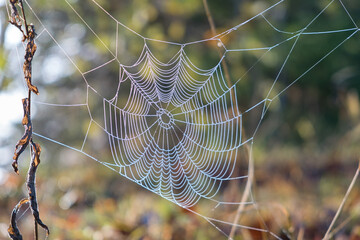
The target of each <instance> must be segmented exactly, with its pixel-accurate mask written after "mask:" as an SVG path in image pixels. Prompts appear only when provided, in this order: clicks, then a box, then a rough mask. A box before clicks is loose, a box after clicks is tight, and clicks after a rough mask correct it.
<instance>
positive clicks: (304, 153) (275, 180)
mask: <svg viewBox="0 0 360 240" xmlns="http://www.w3.org/2000/svg"><path fill="white" fill-rule="evenodd" d="M29 2H30V5H31V6H32V8H33V9H34V10H35V12H36V13H37V14H38V16H39V17H40V19H42V21H43V23H44V24H45V25H46V28H47V29H49V31H51V32H52V33H53V34H54V37H55V38H56V40H57V41H58V42H59V43H60V44H61V45H62V46H63V47H64V48H65V49H66V50H67V51H68V52H69V53H71V57H73V59H75V61H76V65H77V66H78V67H79V68H80V69H81V71H84V72H85V71H86V69H91V68H93V67H94V66H98V65H100V64H101V63H104V62H106V61H107V60H109V56H108V53H107V51H106V49H105V48H104V47H103V45H102V44H100V43H99V40H98V38H96V37H94V35H93V34H92V33H91V32H90V31H88V30H87V29H86V28H84V27H83V24H82V23H81V21H79V19H78V18H77V16H76V15H75V14H74V12H73V11H72V9H71V8H70V7H69V5H68V4H67V3H66V2H65V1H45V0H29ZM69 2H71V4H73V6H75V7H76V10H77V11H78V12H79V13H80V14H81V16H83V17H84V18H85V20H86V22H87V23H88V24H89V25H90V26H91V28H92V29H93V30H94V31H95V32H96V34H97V35H99V36H100V37H101V39H102V40H103V41H104V42H105V43H106V44H108V46H109V47H114V43H113V39H116V36H115V35H116V31H114V29H116V26H115V25H114V22H113V21H111V20H110V19H109V17H108V16H106V15H105V14H104V12H103V11H100V10H99V9H98V8H97V7H96V6H95V5H94V4H92V3H91V1H88V0H71V1H69ZM98 2H99V4H100V5H101V6H102V7H104V9H106V10H108V11H109V13H110V14H111V15H112V16H114V17H115V18H116V19H118V20H119V21H120V22H121V23H123V24H124V25H126V26H128V27H130V28H131V29H133V30H135V31H136V32H138V33H140V34H141V35H143V36H146V37H149V38H153V39H160V40H166V41H174V42H180V43H184V42H190V41H196V40H200V39H205V38H209V37H211V36H212V33H211V31H210V26H209V22H208V19H207V17H206V13H205V10H204V5H203V2H202V1H201V0H195V1H194V0H182V1H180V0H168V1H165V0H142V1H139V0H134V1H130V0H124V1H116V0H98ZM329 2H330V1H325V0H321V1H313V0H303V1H295V0H291V1H285V2H284V3H283V4H281V5H279V7H276V8H274V10H272V11H270V12H269V13H267V14H266V18H267V19H269V20H270V21H271V22H272V23H273V24H274V26H276V27H277V28H278V29H281V30H282V31H288V32H294V31H297V30H299V29H302V28H303V27H304V26H305V25H306V24H308V23H309V22H310V21H311V19H313V18H314V16H316V15H317V14H318V13H319V12H320V11H321V10H322V9H323V8H324V7H325V6H326V5H327V4H328V3H329ZM342 2H343V4H344V5H345V6H346V7H347V9H348V10H349V14H350V15H351V16H352V17H353V20H354V22H355V23H356V24H357V25H358V26H360V2H359V1H355V0H344V1H342ZM274 3H275V1H261V0H257V1H250V0H226V1H216V0H208V4H209V9H210V11H211V13H212V16H213V18H214V22H215V25H216V31H217V33H220V32H223V31H225V30H227V29H229V28H231V27H233V26H236V25H237V24H239V23H241V22H243V21H246V20H247V19H249V18H251V17H253V16H254V15H256V14H258V13H259V12H261V11H263V10H265V9H266V8H268V7H269V6H271V5H272V4H274ZM0 8H1V12H0V19H1V25H0V72H1V75H0V105H1V113H0V123H1V124H0V127H1V129H0V156H1V161H0V189H1V190H0V238H1V239H6V237H7V233H6V230H7V227H8V222H9V216H10V213H11V210H12V209H13V207H14V206H15V205H16V203H17V202H18V201H19V200H20V199H22V198H23V197H24V196H25V194H26V190H25V186H24V179H25V176H26V171H27V165H28V159H29V156H26V155H24V156H23V157H22V158H21V159H20V161H21V163H20V166H21V174H20V176H17V175H15V174H14V173H13V172H12V169H11V161H12V153H13V149H14V146H15V143H16V141H17V140H18V139H19V138H20V137H21V134H22V131H23V130H22V126H21V117H22V112H21V111H22V110H21V103H20V99H21V98H23V97H25V96H26V91H25V88H24V87H23V86H24V83H23V80H22V76H21V74H22V73H21V67H20V68H19V57H18V56H20V60H21V59H22V51H21V50H22V48H21V45H19V40H18V39H14V32H16V31H17V30H16V29H15V30H14V27H12V26H10V25H8V23H7V13H6V7H5V0H2V1H0ZM25 10H26V13H27V15H28V18H29V19H30V21H31V22H33V23H34V24H35V26H36V27H37V29H38V33H40V32H41V31H42V28H41V27H40V23H39V22H38V20H37V19H36V17H35V16H34V15H33V14H32V13H31V12H30V10H29V8H28V6H26V7H25ZM114 26H115V27H114ZM352 27H354V24H353V23H352V21H351V19H349V17H348V15H347V13H346V12H345V11H344V9H343V8H342V6H341V2H340V1H335V2H334V4H333V5H331V7H329V8H328V9H327V10H326V13H325V14H324V15H323V16H322V17H319V18H318V19H317V21H316V23H315V24H313V25H312V26H311V29H309V30H308V31H328V30H339V29H346V28H352ZM119 33H120V34H123V35H121V36H122V37H124V38H125V37H129V36H127V35H126V34H129V33H126V30H124V29H119ZM283 35H284V34H281V33H279V32H276V31H274V29H273V28H271V27H269V25H268V24H266V22H265V21H264V19H262V18H259V19H256V20H255V21H252V22H250V23H249V24H247V25H245V26H244V27H242V28H241V29H240V30H239V31H236V33H235V34H234V35H232V36H229V38H226V39H224V43H225V44H226V45H227V47H229V48H234V49H236V48H252V47H261V46H269V45H271V44H273V43H277V42H280V41H281V39H283V38H284V36H283ZM348 35H350V34H349V32H345V33H337V34H329V35H307V36H303V37H301V40H300V43H299V44H298V45H297V48H296V51H295V52H294V53H293V55H292V56H293V58H291V61H290V62H289V64H288V65H287V67H286V69H285V71H284V73H283V74H282V75H281V77H280V80H279V83H278V84H277V85H276V89H277V92H279V91H281V90H282V89H283V88H284V87H286V86H288V85H289V84H290V83H291V82H292V81H293V80H294V79H296V78H297V77H298V76H300V75H301V74H302V73H304V72H305V71H306V69H308V68H309V67H311V66H312V65H314V64H315V63H316V62H317V61H318V60H319V59H320V58H321V57H322V56H324V55H325V54H327V53H329V52H330V51H331V49H333V48H334V47H335V46H336V45H338V44H339V43H340V42H342V41H343V40H344V39H345V38H346V37H347V36H348ZM15 36H16V35H15ZM16 37H17V38H19V39H20V38H21V37H20V36H16ZM359 40H360V38H359V33H357V34H356V35H355V36H354V37H352V38H351V39H349V40H348V41H347V42H346V43H345V44H343V45H342V46H341V47H340V48H338V49H337V50H336V51H335V52H333V53H332V54H331V55H330V56H329V57H328V58H326V59H325V60H324V61H322V62H321V63H320V64H319V65H317V66H316V67H315V68H314V69H313V70H312V71H310V72H309V73H308V74H307V75H305V76H304V77H303V78H301V79H300V81H299V82H296V83H295V84H294V85H292V86H291V87H290V88H289V89H288V90H287V91H285V92H284V93H283V94H281V95H280V97H279V98H278V99H277V100H276V101H274V103H273V104H272V106H271V108H270V109H269V112H268V114H267V116H266V119H265V120H264V121H263V123H262V126H261V128H260V130H259V132H258V133H257V135H256V138H255V145H254V159H255V183H254V191H253V192H254V195H255V200H256V201H257V202H258V205H259V208H260V213H261V215H262V218H263V219H264V220H265V222H266V223H267V224H268V225H269V228H271V230H273V231H274V232H275V233H276V234H278V235H279V236H281V237H282V238H284V239H288V238H292V239H296V238H297V237H298V236H299V235H300V236H302V234H303V239H321V238H322V236H323V235H324V233H325V231H326V229H327V227H328V226H329V224H330V222H331V219H332V217H333V216H334V214H335V211H336V210H337V208H338V206H339V204H340V202H341V199H342V197H343V195H344V194H345V191H346V189H347V186H348V185H349V183H350V181H351V179H352V177H353V174H354V173H355V171H356V168H357V167H358V160H359V157H360V150H359V146H360V101H359V94H360V69H359V66H360V44H359ZM37 44H38V51H37V53H36V55H35V60H34V61H35V62H34V66H33V75H34V80H33V82H34V83H35V84H36V85H37V86H38V87H39V89H40V96H39V97H35V98H34V100H37V101H40V102H41V101H45V102H56V103H60V104H75V103H82V102H83V99H84V97H85V95H86V86H85V87H84V82H83V80H82V79H81V76H80V75H79V74H77V73H76V71H75V70H74V69H73V67H72V66H71V65H70V64H69V62H68V61H67V58H66V57H65V56H64V55H62V53H61V51H60V49H59V48H58V47H56V45H54V43H53V42H52V41H51V39H50V38H49V37H48V36H47V35H46V34H42V35H41V37H39V39H38V40H37ZM18 46H20V47H19V48H17V47H18ZM289 46H290V45H289ZM289 46H287V47H289ZM120 47H121V48H119V49H118V54H119V58H122V59H123V61H125V62H126V61H128V62H127V63H131V62H134V60H135V59H136V57H137V55H138V53H139V51H141V48H142V47H143V43H141V41H140V42H139V40H138V39H136V38H135V37H134V39H132V40H131V41H129V42H126V43H124V45H122V46H120ZM209 48H212V46H207V47H206V48H199V49H196V50H194V51H190V50H189V51H188V52H187V54H188V55H189V57H190V58H191V59H192V60H194V62H196V63H197V64H199V65H200V66H202V67H203V68H206V67H209V66H211V65H212V64H213V62H216V61H217V60H218V56H217V51H216V50H215V51H214V53H215V54H212V55H211V54H210V53H209V51H208V49H209ZM16 49H20V51H19V53H17V51H18V50H16ZM160 53H161V49H160ZM288 53H289V48H286V47H285V48H280V49H278V50H274V52H273V53H272V54H271V55H270V56H269V57H268V58H266V59H264V61H263V62H261V64H259V66H258V67H257V68H256V71H253V72H251V74H249V76H248V80H247V81H244V83H243V84H242V87H241V89H238V91H239V95H238V96H239V103H240V104H243V106H245V107H244V109H246V106H251V105H252V104H254V102H256V100H255V99H258V98H263V97H264V92H267V91H268V90H269V86H271V84H272V83H273V82H274V78H275V76H276V74H277V73H278V72H279V70H280V67H281V64H282V62H283V60H284V57H286V55H287V54H288ZM257 57H258V56H257V55H256V53H254V54H253V53H251V54H250V53H249V54H243V55H236V56H231V55H230V56H229V58H228V59H227V64H229V67H230V68H231V69H234V71H232V72H231V77H232V80H233V81H235V80H236V79H238V77H236V76H241V74H242V73H244V72H246V71H247V70H248V69H249V68H250V67H251V66H252V65H253V64H254V59H256V58H257ZM97 74H98V75H94V76H92V77H91V78H90V79H91V80H94V81H95V80H97V82H94V84H95V85H96V84H98V85H96V87H97V88H101V89H102V88H105V87H110V88H111V86H112V85H109V86H103V85H106V84H111V83H109V81H106V80H104V82H99V81H98V80H99V78H101V79H117V74H118V73H117V68H116V66H115V65H114V66H113V65H109V66H108V67H106V68H105V69H104V70H103V71H99V72H97ZM249 79H250V80H249ZM14 102H15V104H14ZM6 106H11V109H9V108H6ZM34 109H35V111H34V114H33V119H34V120H33V124H34V130H35V132H38V133H45V134H47V135H48V136H50V137H52V138H54V139H56V140H61V141H62V142H66V143H67V144H68V145H71V146H81V144H82V138H81V137H77V136H83V134H84V132H86V131H87V127H88V124H89V122H88V121H89V119H88V115H87V114H86V113H87V112H86V109H82V111H78V110H77V109H69V108H60V110H59V108H55V107H51V106H42V105H40V104H38V105H37V104H36V103H35V107H34ZM83 112H85V114H84V113H83ZM54 119H55V120H54ZM250 125H251V124H250ZM97 134H98V133H97V132H96V130H92V131H91V132H90V137H91V139H93V140H92V145H91V147H89V151H91V152H92V153H93V154H94V156H97V157H98V156H101V158H102V159H106V158H111V154H110V152H109V150H108V148H106V147H105V146H104V142H105V141H104V139H103V138H102V137H101V136H98V135H97ZM34 138H35V139H36V141H38V142H40V143H41V146H42V148H43V153H42V156H41V159H42V163H41V165H40V167H39V170H38V175H37V190H38V192H37V193H38V200H39V205H40V213H41V216H42V219H43V221H44V222H45V223H46V224H48V226H50V229H51V236H50V239H96V240H98V239H99V240H100V239H222V238H225V237H224V236H223V235H221V234H220V233H219V232H218V231H217V230H216V229H215V228H214V227H212V226H211V225H209V224H208V223H207V222H206V221H204V220H203V219H201V218H199V217H197V216H195V215H193V214H191V213H189V212H187V211H185V210H183V209H181V208H179V207H177V206H175V205H174V204H172V203H170V202H168V201H166V200H165V199H162V198H160V197H159V196H156V195H154V194H153V193H151V192H149V191H146V190H144V189H142V188H141V187H139V186H137V185H136V184H135V183H132V182H130V181H128V180H126V179H124V178H122V177H121V176H120V175H118V174H117V173H114V172H112V171H110V170H109V169H107V168H105V167H103V166H102V165H100V164H98V163H97V162H95V161H92V160H90V159H89V158H86V157H84V156H83V155H81V154H78V153H74V152H73V151H71V150H69V149H67V148H63V147H61V146H59V145H56V144H52V143H50V142H48V141H43V140H42V139H40V138H38V137H34ZM98 158H99V157H98ZM356 186H357V187H356V188H355V189H354V190H353V192H352V193H351V195H350V197H349V200H348V202H347V204H346V205H345V209H344V211H343V213H342V215H341V217H340V220H339V221H338V224H337V226H339V225H341V224H342V226H341V227H340V228H339V230H338V231H337V232H336V234H335V238H336V239H360V191H359V183H357V185H356ZM246 221H247V222H245V223H246V225H248V226H254V227H259V226H258V225H259V223H258V222H257V220H256V219H255V220H254V219H246ZM20 226H21V230H22V232H23V233H24V239H31V238H32V234H33V233H32V227H33V225H32V220H31V216H30V214H29V211H28V212H27V213H26V214H24V217H23V218H22V219H21V221H20ZM257 234H258V232H253V231H245V230H243V231H240V230H239V231H237V234H236V237H235V239H262V238H264V239H268V238H270V237H269V236H265V237H264V236H261V235H260V236H259V235H257Z"/></svg>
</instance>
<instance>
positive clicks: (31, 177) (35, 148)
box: [26, 140, 50, 235]
mask: <svg viewBox="0 0 360 240" xmlns="http://www.w3.org/2000/svg"><path fill="white" fill-rule="evenodd" d="M40 153H41V147H40V145H39V144H37V143H34V142H33V141H32V140H31V163H30V168H29V171H28V177H27V181H26V186H27V189H28V194H29V200H30V207H31V211H32V214H33V216H34V220H35V222H36V223H37V224H39V225H40V226H41V227H42V228H44V229H45V230H46V235H49V234H50V232H49V228H48V227H47V226H46V225H45V224H44V223H43V222H42V221H41V219H40V214H39V210H38V204H37V200H36V187H35V181H36V178H35V176H36V169H37V167H38V165H39V164H40Z"/></svg>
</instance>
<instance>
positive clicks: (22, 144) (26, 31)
mask: <svg viewBox="0 0 360 240" xmlns="http://www.w3.org/2000/svg"><path fill="white" fill-rule="evenodd" d="M9 1H10V8H11V16H10V20H9V22H10V23H11V24H12V25H14V26H15V27H17V28H18V29H19V30H20V31H21V33H22V34H23V39H22V41H23V42H25V41H26V49H25V56H24V59H25V60H24V65H23V72H24V78H25V81H26V84H27V86H28V97H27V98H24V99H23V100H22V104H23V110H24V117H23V119H22V125H23V126H24V130H25V131H24V134H23V136H22V137H21V139H20V140H19V141H18V143H17V144H16V146H15V152H14V156H13V163H12V166H13V169H14V171H15V172H16V173H17V174H19V169H18V159H19V156H20V155H21V154H22V153H23V152H24V150H25V149H26V148H27V146H28V145H29V143H30V144H31V149H30V150H31V162H30V167H29V171H28V175H27V180H26V186H27V189H28V198H25V199H23V200H21V201H20V202H19V203H18V204H17V205H16V206H15V208H14V209H13V211H12V214H11V220H10V226H9V228H8V233H9V236H10V238H11V239H13V240H22V236H21V233H20V231H19V229H18V227H17V224H16V215H17V212H18V211H19V209H20V207H21V206H22V205H23V204H25V203H30V208H31V212H32V214H33V217H34V223H35V229H34V232H35V239H38V229H37V226H38V225H40V226H41V227H42V228H44V229H45V230H46V236H48V235H49V228H48V227H47V226H46V225H45V224H44V223H43V222H42V221H41V219H40V214H39V210H38V203H37V199H36V184H35V181H36V170H37V167H38V166H39V164H40V152H41V147H40V145H39V144H37V143H34V142H33V140H32V124H31V111H30V108H31V93H35V94H37V95H38V94H39V90H38V88H37V87H36V86H34V85H33V84H32V81H31V79H32V60H33V58H34V54H35V52H36V48H37V47H36V44H35V36H36V33H35V27H34V25H33V24H27V21H26V16H25V11H24V6H23V2H22V0H9ZM18 9H20V10H21V13H22V16H20V15H19V10H18Z"/></svg>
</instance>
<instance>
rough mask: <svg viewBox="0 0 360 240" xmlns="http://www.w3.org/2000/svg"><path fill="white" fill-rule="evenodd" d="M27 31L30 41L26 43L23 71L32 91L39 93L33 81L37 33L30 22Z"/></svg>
mask: <svg viewBox="0 0 360 240" xmlns="http://www.w3.org/2000/svg"><path fill="white" fill-rule="evenodd" d="M27 32H28V36H27V39H28V43H27V45H26V52H25V56H24V58H25V62H24V65H23V71H24V74H25V80H26V83H27V86H28V88H29V90H30V91H32V92H33V93H35V94H37V95H39V91H38V88H37V87H36V86H34V85H33V84H32V82H31V77H32V76H31V68H32V60H33V57H34V54H35V52H36V48H37V47H36V44H35V41H34V38H35V36H36V33H35V27H34V25H33V24H30V25H29V26H28V31H27Z"/></svg>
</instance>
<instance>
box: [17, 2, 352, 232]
mask: <svg viewBox="0 0 360 240" xmlns="http://www.w3.org/2000/svg"><path fill="white" fill-rule="evenodd" d="M24 2H25V3H26V4H27V6H28V7H29V8H30V10H31V12H32V14H33V15H34V19H36V20H37V21H38V24H35V25H36V26H38V36H37V42H38V45H39V49H41V44H46V43H52V44H55V45H54V46H55V47H54V48H52V49H51V51H52V54H53V55H62V56H64V58H63V60H62V61H63V62H62V64H64V65H65V66H68V68H67V69H66V71H65V72H66V73H55V74H54V73H53V75H52V76H53V77H54V78H55V79H56V78H58V79H61V78H65V77H69V76H71V75H78V76H79V77H80V78H82V79H83V82H84V88H83V89H82V91H81V92H75V93H74V92H72V93H69V95H68V96H69V97H64V98H63V99H64V100H63V102H51V98H50V97H49V95H50V94H51V91H50V90H49V94H47V93H45V94H43V95H45V97H43V100H44V101H39V102H36V101H34V103H35V105H36V106H37V108H40V107H43V108H46V107H48V108H56V109H59V110H58V111H59V112H63V113H65V114H67V113H72V114H75V112H79V111H82V112H86V113H87V114H86V118H87V120H84V121H87V122H88V125H87V130H86V131H85V132H84V134H82V135H81V134H77V138H78V137H79V135H81V136H82V138H81V141H78V142H77V143H71V141H70V140H68V141H69V142H70V144H68V143H66V140H64V139H68V138H67V137H65V136H62V135H61V133H60V131H58V132H57V133H55V132H54V131H53V130H51V131H49V130H47V129H44V130H42V129H41V128H38V127H35V130H37V131H38V132H34V134H35V135H37V136H40V137H42V138H44V139H46V140H49V141H51V142H54V143H56V144H59V145H62V146H64V147H66V148H69V149H72V150H74V151H77V152H80V153H81V154H84V155H86V156H88V157H90V158H92V159H94V160H95V161H97V162H99V163H101V164H103V165H104V166H106V167H108V168H110V169H112V170H114V171H116V172H118V173H119V174H120V175H122V176H124V177H126V178H127V179H129V180H131V181H133V182H135V183H137V184H139V185H140V186H142V187H143V188H145V189H148V190H149V191H151V192H153V193H155V194H157V195H159V196H161V197H163V198H165V199H167V200H169V201H171V202H173V203H175V204H177V205H179V206H180V207H182V208H185V209H187V210H189V211H191V212H193V213H195V214H197V215H199V216H201V217H202V218H204V219H206V220H207V221H208V222H209V223H211V224H212V225H213V226H214V227H216V228H217V229H218V230H219V231H221V232H222V233H224V234H225V235H226V236H228V234H229V232H230V231H229V230H230V229H229V227H232V226H235V227H238V228H245V229H250V230H254V231H259V232H264V233H268V234H270V235H271V236H272V237H275V238H278V239H280V237H279V236H277V235H276V234H275V233H273V232H272V231H271V229H270V228H269V227H267V226H266V224H265V223H264V222H263V224H262V227H252V226H249V225H246V224H241V222H238V221H235V222H234V219H235V218H236V216H237V215H238V214H239V209H241V214H242V215H246V214H247V212H246V211H245V210H244V209H245V207H246V208H247V209H253V210H254V212H255V213H254V212H251V214H258V213H257V212H258V210H257V202H256V201H255V199H254V197H253V193H252V190H251V188H250V191H249V189H247V188H249V186H251V183H252V182H251V181H252V174H253V173H252V171H253V170H252V168H253V162H252V161H253V159H252V145H253V143H254V137H255V135H256V133H257V131H258V129H259V126H260V125H261V123H262V122H263V120H264V118H265V114H266V113H267V111H268V110H269V107H270V106H271V104H272V103H273V102H274V101H275V100H276V99H278V97H279V96H280V95H281V94H282V93H283V92H285V91H286V90H287V89H288V88H289V87H290V86H291V85H293V84H294V83H295V82H297V81H298V80H300V79H301V78H303V77H304V76H305V75H307V74H308V73H309V72H310V71H311V70H313V69H314V68H315V67H317V66H318V65H319V64H320V63H321V62H322V61H323V60H324V59H326V58H327V57H328V56H329V55H330V54H331V53H332V52H333V51H335V50H336V49H337V48H339V47H340V46H342V45H343V44H344V43H345V42H346V41H347V40H349V39H350V38H352V37H353V36H354V35H355V34H357V33H358V32H359V27H358V26H357V24H356V22H355V20H354V19H353V18H352V16H351V15H350V14H349V11H348V9H347V8H346V6H345V4H344V3H343V2H342V1H341V0H333V1H328V2H327V4H326V5H324V7H323V8H322V9H320V11H318V12H316V13H314V14H313V16H312V17H311V18H309V19H308V21H307V22H306V24H305V25H304V27H303V28H301V29H296V30H294V31H291V32H288V31H282V30H280V29H279V28H277V27H276V26H275V24H274V23H273V22H272V20H271V16H272V15H271V14H272V13H273V12H276V10H277V9H279V8H284V7H285V8H286V3H287V2H288V1H285V0H284V1H279V2H276V3H275V4H273V5H271V6H270V7H268V8H265V9H264V10H263V11H259V13H258V14H256V15H255V16H253V17H252V18H249V19H248V20H247V21H245V22H243V23H240V24H238V25H236V26H234V27H232V28H230V29H228V30H226V31H224V32H222V33H220V34H218V35H216V36H214V37H211V38H208V39H204V40H200V41H193V42H188V43H176V42H169V41H163V40H157V39H151V38H148V37H145V36H143V35H141V34H139V33H137V32H135V31H134V30H132V29H130V28H129V27H127V26H126V25H124V24H123V23H122V22H120V21H118V20H117V19H116V18H115V17H114V16H112V15H111V14H110V13H109V12H108V11H107V10H106V9H105V8H103V7H102V6H101V5H100V4H99V3H98V2H97V1H95V0H93V1H89V4H92V7H94V8H95V9H97V10H98V11H100V12H101V13H102V14H103V17H104V18H106V19H108V22H109V25H108V27H109V28H110V29H112V32H113V33H114V34H113V35H112V36H110V37H109V39H106V38H105V37H104V36H102V35H101V34H97V33H96V31H95V30H94V29H95V27H94V26H93V25H92V24H94V23H92V22H91V20H90V19H87V18H88V16H82V14H81V12H80V11H79V9H78V7H77V5H76V3H72V2H69V1H67V0H64V1H59V2H62V3H65V4H66V5H67V7H69V8H70V9H71V10H72V12H73V18H74V19H73V21H74V22H77V25H74V27H78V25H82V27H83V28H80V29H85V30H86V32H87V33H88V34H90V35H91V36H92V37H93V39H96V41H97V42H98V45H100V46H101V48H102V49H103V52H104V53H105V55H106V56H107V59H104V61H103V62H101V63H96V64H95V66H83V65H82V64H81V63H79V61H78V60H77V58H79V57H80V58H81V57H82V58H85V59H86V58H91V53H90V54H89V53H87V55H85V54H84V53H83V52H77V51H75V50H74V49H73V48H71V45H72V44H69V42H65V41H58V40H57V39H58V38H60V37H59V36H57V35H56V34H55V32H56V27H54V26H48V25H47V23H46V22H43V21H42V17H41V16H40V15H39V14H38V13H37V10H36V9H35V8H32V6H31V4H30V3H29V2H28V1H26V0H25V1H24ZM334 7H336V9H337V11H339V12H341V13H342V14H344V16H345V17H346V18H347V19H348V22H347V25H346V26H331V25H329V26H326V27H324V26H318V25H317V21H318V20H319V19H321V18H323V17H326V12H327V11H328V10H329V9H331V8H334ZM252 24H254V25H261V26H264V36H262V38H263V39H262V40H263V41H262V43H261V44H260V43H256V44H254V45H253V46H252V45H251V44H250V45H249V44H247V40H248V39H247V38H246V35H245V33H246V27H247V26H250V27H251V26H253V25H252ZM77 29H78V28H77ZM80 32H81V31H80ZM240 36H241V37H240ZM316 37H318V38H319V39H321V40H320V41H319V42H321V41H323V40H326V39H330V38H332V37H336V39H338V40H337V43H336V44H335V45H333V46H327V47H325V46H323V47H324V50H323V54H322V55H321V56H319V57H318V59H317V60H316V61H315V62H309V63H307V65H304V66H299V69H298V72H299V75H298V76H297V77H295V78H293V79H288V78H287V77H286V76H285V74H284V72H285V69H286V68H287V67H288V66H289V65H292V64H296V61H295V60H296V56H297V55H300V54H301V53H300V52H298V51H297V47H298V46H299V45H301V44H302V42H305V43H306V39H309V38H311V39H315V38H316ZM69 39H70V40H71V37H69ZM73 40H74V39H73ZM319 42H317V44H319ZM70 43H73V42H71V41H70ZM132 46H142V48H140V51H139V52H138V54H137V56H135V57H134V55H131V54H129V53H126V50H127V49H130V48H131V47H132ZM244 46H245V47H244ZM315 47H318V46H315ZM197 49H199V50H202V51H203V50H204V49H207V50H208V52H209V54H210V55H211V56H212V59H216V60H214V61H212V62H211V61H208V62H207V63H206V64H204V63H203V62H202V61H203V60H202V58H201V57H197V56H196V53H197ZM279 49H281V51H282V52H284V49H285V50H286V51H285V52H286V54H285V55H283V54H281V53H280V50H279ZM278 50H279V52H278ZM309 51H311V48H310V47H309ZM82 54H84V55H82ZM274 55H276V56H277V59H278V60H277V61H276V65H277V66H276V68H277V71H276V75H274V76H269V78H270V80H269V81H268V85H267V87H266V90H265V91H263V92H262V93H261V94H258V95H257V96H255V97H254V99H253V100H252V101H251V102H247V103H245V104H243V103H242V101H241V99H242V98H243V96H242V95H241V94H242V93H243V91H242V87H244V84H246V83H248V82H253V83H254V84H255V85H256V84H257V79H256V77H254V76H255V75H254V74H255V73H256V71H257V69H258V68H259V67H261V66H263V64H264V62H267V61H272V59H273V57H274ZM89 56H90V57H89ZM214 56H215V57H214ZM244 56H245V58H246V59H249V61H248V62H249V63H247V65H246V67H245V68H243V69H240V70H239V67H241V66H238V63H237V62H239V59H240V57H244ZM101 60H103V58H101ZM209 62H210V63H209ZM55 63H56V62H55ZM224 63H225V65H226V66H228V68H229V69H230V70H229V72H227V71H228V70H225V68H224ZM66 64H67V65H66ZM114 69H115V71H117V73H118V74H117V78H115V79H114V78H108V77H107V76H100V75H99V73H103V72H106V71H107V70H109V71H114ZM116 69H117V70H116ZM50 81H55V80H50ZM50 85H51V82H50ZM49 99H50V100H49ZM77 101H78V102H77ZM41 111H42V112H46V109H43V110H41ZM69 124H71V123H69ZM63 127H66V126H63ZM95 128H96V129H98V130H97V136H92V135H91V132H92V129H95ZM100 135H101V136H104V137H99V136H100ZM97 138H99V139H100V140H96V139H97ZM99 141H100V142H101V144H99ZM94 142H96V144H98V145H99V148H109V153H110V154H111V155H110V156H111V157H110V158H104V157H103V156H100V155H98V154H97V153H96V146H95V147H94ZM244 152H245V153H246V154H244ZM245 155H246V156H245ZM109 159H110V160H109ZM228 186H236V188H238V189H239V191H238V192H239V194H238V196H240V197H243V196H244V195H246V194H248V195H249V197H246V198H245V199H244V198H242V200H239V199H240V198H238V199H236V200H232V199H231V198H226V197H224V194H223V193H224V189H225V188H227V187H228ZM228 199H230V200H228ZM199 202H203V203H204V205H206V206H207V207H208V209H212V210H219V211H223V210H224V209H227V208H231V209H232V212H233V213H232V214H230V215H229V216H226V217H218V216H217V215H216V214H213V213H209V212H207V211H205V212H202V211H201V210H198V209H196V208H195V206H197V205H198V204H199ZM194 209H195V210H194ZM260 219H261V217H260Z"/></svg>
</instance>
